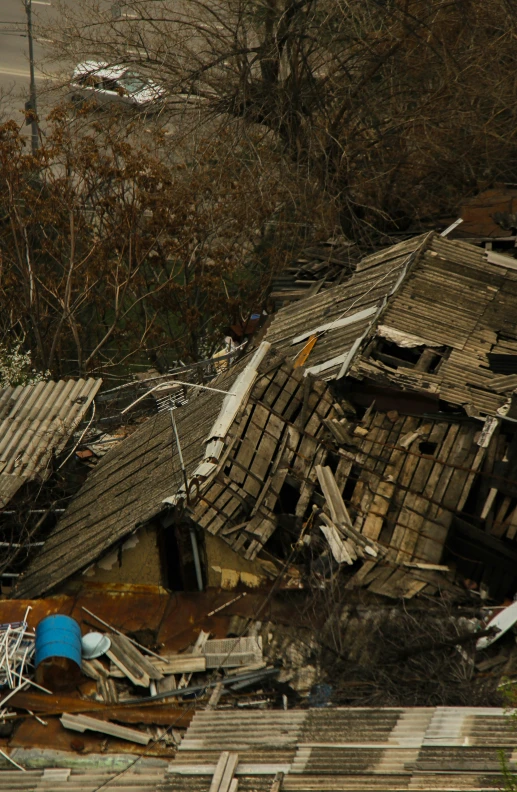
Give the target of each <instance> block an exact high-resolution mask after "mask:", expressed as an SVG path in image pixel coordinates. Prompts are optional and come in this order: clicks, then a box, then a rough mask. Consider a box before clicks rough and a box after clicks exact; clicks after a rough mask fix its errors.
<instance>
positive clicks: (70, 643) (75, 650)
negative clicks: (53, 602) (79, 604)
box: [34, 614, 81, 668]
mask: <svg viewBox="0 0 517 792" xmlns="http://www.w3.org/2000/svg"><path fill="white" fill-rule="evenodd" d="M49 657H66V658H67V659H68V660H73V661H74V662H75V663H77V665H78V666H80V665H81V628H80V627H79V625H78V624H77V622H76V621H75V619H71V618H70V616H62V615H61V614H57V615H55V616H46V617H45V618H44V619H42V620H41V621H40V623H39V624H38V626H37V627H36V654H35V657H34V665H35V666H36V668H37V667H38V666H39V664H40V663H42V662H43V660H47V659H48V658H49Z"/></svg>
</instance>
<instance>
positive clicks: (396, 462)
mask: <svg viewBox="0 0 517 792" xmlns="http://www.w3.org/2000/svg"><path fill="white" fill-rule="evenodd" d="M417 421H418V419H417V418H414V417H407V418H405V419H401V420H400V421H397V422H396V425H397V424H398V426H397V427H396V428H397V433H398V436H400V435H401V434H402V433H404V434H407V433H409V432H411V431H412V430H413V429H414V427H415V425H416V423H417ZM394 439H396V438H394ZM406 456H407V451H406V450H405V449H403V448H400V447H396V448H394V449H393V450H392V451H391V456H390V458H389V461H388V464H387V465H386V467H385V470H384V477H383V480H382V481H380V482H379V484H378V486H377V490H376V492H375V494H374V496H373V498H372V502H371V506H370V511H369V514H368V515H367V516H366V518H365V520H364V523H363V529H362V533H363V535H364V536H368V537H369V538H370V539H375V540H378V539H379V537H380V534H381V531H382V528H383V526H384V523H385V517H386V515H387V513H388V510H389V507H390V503H391V499H392V497H393V495H394V493H395V491H396V487H397V479H398V476H399V474H400V472H401V470H402V467H403V465H404V461H405V459H406ZM385 479H389V480H385ZM390 533H391V535H393V529H392V530H391V532H390Z"/></svg>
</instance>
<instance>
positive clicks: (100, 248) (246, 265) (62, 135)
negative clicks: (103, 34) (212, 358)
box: [0, 108, 318, 375]
mask: <svg viewBox="0 0 517 792" xmlns="http://www.w3.org/2000/svg"><path fill="white" fill-rule="evenodd" d="M122 124H123V125H124V126H122ZM0 178H1V183H2V190H1V191H0V260H1V277H0V300H1V302H2V308H3V310H2V313H1V318H0V343H4V344H7V343H8V341H9V339H11V338H12V337H13V336H14V337H23V338H24V339H25V348H26V349H31V350H32V357H33V364H34V366H35V367H36V368H37V369H39V370H47V369H48V370H50V372H51V373H52V374H53V375H62V374H64V373H68V374H81V373H84V372H92V371H98V370H99V369H101V370H102V369H106V368H107V367H109V366H115V365H118V366H119V367H120V366H121V365H122V366H123V365H125V364H127V363H128V362H129V361H132V360H135V359H138V357H139V356H140V359H144V360H146V359H147V360H148V359H151V360H152V361H153V362H155V361H157V359H158V356H159V355H160V354H161V355H162V359H165V360H166V361H167V360H169V359H171V358H172V359H183V360H185V361H192V360H197V359H199V357H200V355H204V356H206V355H210V354H211V353H212V352H213V351H214V349H215V347H216V346H217V345H218V344H219V343H220V339H221V329H222V328H223V327H224V326H227V325H231V324H232V323H235V322H236V321H243V320H244V321H245V320H246V318H247V317H248V316H249V314H250V313H251V312H252V311H253V310H257V309H258V310H261V309H262V308H263V307H264V304H265V299H266V295H267V292H268V288H269V285H270V283H271V279H272V278H273V277H274V274H275V273H276V272H277V271H278V270H279V269H280V268H281V267H282V266H283V264H284V262H285V261H286V259H288V258H289V257H290V256H292V255H294V254H295V253H296V252H297V251H298V250H299V249H300V247H301V246H302V245H303V242H304V239H305V234H306V233H307V229H309V233H310V229H311V228H314V227H317V225H318V222H317V218H316V215H317V212H318V207H317V206H315V204H314V203H312V202H311V204H310V214H311V217H310V221H309V220H308V211H307V206H308V204H307V202H306V196H303V200H302V199H300V194H299V192H297V190H296V183H295V182H296V180H295V179H294V178H293V177H292V176H291V175H290V174H289V172H288V171H287V170H286V169H285V168H284V167H283V166H282V162H281V161H279V159H278V158H277V157H275V156H274V154H273V153H272V152H271V151H269V150H268V149H267V147H265V146H264V145H263V143H262V142H261V141H260V140H256V139H254V138H253V137H251V136H250V137H249V139H248V140H247V141H242V142H241V144H240V145H239V146H237V147H236V146H234V145H233V141H232V142H231V145H230V142H229V141H228V140H225V138H224V136H222V137H218V138H217V139H212V140H203V139H199V140H197V141H196V142H195V145H194V144H193V143H192V144H191V145H190V146H189V148H188V149H187V150H185V151H183V152H182V154H181V156H179V154H178V151H177V150H175V151H174V152H173V153H171V150H170V139H169V138H167V137H166V136H164V135H163V134H162V133H161V132H160V131H159V130H157V129H155V128H153V129H150V128H147V129H144V128H143V127H142V125H141V124H140V122H139V121H138V119H137V120H135V121H134V122H133V123H129V124H128V119H127V116H126V117H122V118H121V117H120V116H118V115H117V114H108V113H105V114H103V116H102V118H94V120H93V121H92V119H91V117H90V116H89V114H88V109H85V111H84V112H83V113H82V114H79V116H78V117H76V118H75V119H74V117H71V115H70V110H69V108H58V109H57V110H55V111H54V113H53V115H52V117H51V119H50V120H49V123H48V126H47V130H46V137H45V139H44V142H43V145H42V146H41V148H40V150H39V151H38V152H37V154H36V156H33V155H32V154H30V153H28V152H27V150H26V147H25V143H24V139H23V137H22V135H21V132H20V129H19V127H18V125H17V124H15V123H14V122H8V123H6V124H4V125H3V126H2V127H0ZM293 218H294V220H295V222H293ZM304 218H307V220H308V222H307V223H304V222H303V220H304ZM18 352H20V350H19V347H17V348H16V352H14V351H13V350H11V351H8V354H11V355H12V354H14V355H15V356H16V354H17V353H18ZM13 359H14V358H13Z"/></svg>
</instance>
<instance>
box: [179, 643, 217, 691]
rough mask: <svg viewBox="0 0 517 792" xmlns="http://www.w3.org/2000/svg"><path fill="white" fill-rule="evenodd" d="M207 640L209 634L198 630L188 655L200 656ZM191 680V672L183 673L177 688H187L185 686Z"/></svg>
mask: <svg viewBox="0 0 517 792" xmlns="http://www.w3.org/2000/svg"><path fill="white" fill-rule="evenodd" d="M209 638H210V633H209V632H205V631H204V630H200V631H199V635H198V636H197V638H196V640H195V643H194V645H193V647H192V649H191V650H190V653H191V654H192V655H196V656H198V655H199V654H201V652H202V651H203V649H204V648H205V646H206V642H207V641H208V639H209ZM205 665H206V657H205ZM191 679H192V672H188V673H184V674H183V675H182V677H181V679H180V681H179V683H178V688H184V687H187V685H188V684H189V682H190V680H191Z"/></svg>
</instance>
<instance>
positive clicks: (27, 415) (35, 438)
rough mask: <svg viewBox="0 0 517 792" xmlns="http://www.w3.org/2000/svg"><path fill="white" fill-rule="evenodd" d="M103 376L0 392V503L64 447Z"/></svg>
mask: <svg viewBox="0 0 517 792" xmlns="http://www.w3.org/2000/svg"><path fill="white" fill-rule="evenodd" d="M101 384H102V380H101V379H92V378H90V379H87V380H84V379H79V380H68V381H66V382H65V381H63V380H60V381H59V382H52V381H49V382H38V383H36V384H34V385H25V386H21V385H20V386H17V387H8V388H3V389H2V390H1V391H0V506H4V507H5V505H6V504H7V503H8V502H9V500H10V499H11V498H12V497H13V495H14V494H15V492H16V491H17V490H18V489H19V487H21V485H22V484H23V483H24V482H25V481H28V480H30V479H31V478H32V477H33V476H35V475H36V474H39V475H40V476H45V473H46V468H47V466H48V463H49V461H50V458H51V456H52V454H56V453H59V452H60V451H62V450H63V448H64V447H65V445H66V443H67V442H68V440H69V438H70V436H71V435H72V433H73V431H74V429H75V428H76V427H77V425H78V424H79V423H80V421H81V420H82V418H83V417H84V415H85V413H86V411H87V410H88V408H89V406H90V404H91V402H92V401H93V398H94V397H95V394H96V393H97V391H98V390H99V388H100V386H101Z"/></svg>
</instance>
